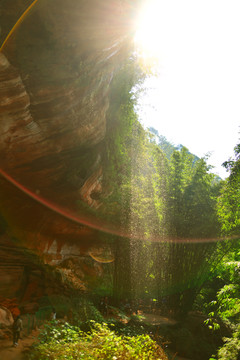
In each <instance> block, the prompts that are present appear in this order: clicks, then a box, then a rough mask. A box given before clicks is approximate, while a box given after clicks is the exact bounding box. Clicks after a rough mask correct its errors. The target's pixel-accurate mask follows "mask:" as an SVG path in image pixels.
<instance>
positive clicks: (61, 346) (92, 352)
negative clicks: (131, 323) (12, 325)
mask: <svg viewBox="0 0 240 360" xmlns="http://www.w3.org/2000/svg"><path fill="white" fill-rule="evenodd" d="M45 359H49V360H73V359H106V360H107V359H109V360H110V359H111V360H112V359H120V360H121V359H122V360H128V359H129V360H130V359H142V360H147V359H148V360H151V359H152V360H153V359H159V360H167V357H166V355H165V354H164V352H163V350H162V349H161V348H160V346H159V345H157V344H156V342H154V341H153V340H152V339H151V338H150V337H149V336H148V335H139V336H133V337H129V336H119V335H116V333H115V332H114V331H111V330H110V329H109V328H108V327H107V325H106V324H99V323H96V322H94V321H92V328H91V331H90V332H88V333H84V332H82V331H81V330H80V329H79V328H77V327H73V326H71V325H69V324H68V323H63V324H57V323H55V324H51V325H47V326H46V327H45V329H44V330H43V332H42V334H41V335H40V343H39V344H36V345H35V346H34V348H33V349H32V351H31V353H30V354H29V356H28V360H45Z"/></svg>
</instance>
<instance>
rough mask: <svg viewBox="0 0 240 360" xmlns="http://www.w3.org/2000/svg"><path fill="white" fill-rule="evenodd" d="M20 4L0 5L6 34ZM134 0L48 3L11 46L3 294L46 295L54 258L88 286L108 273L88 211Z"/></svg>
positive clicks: (79, 284)
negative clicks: (47, 274) (89, 279)
mask: <svg viewBox="0 0 240 360" xmlns="http://www.w3.org/2000/svg"><path fill="white" fill-rule="evenodd" d="M12 5H13V4H12V3H11V2H9V3H7V4H6V3H5V7H3V5H1V7H0V16H1V17H2V19H3V18H4V20H3V21H2V22H1V24H2V29H1V30H2V32H1V35H2V41H3V39H4V38H6V36H7V33H9V31H10V30H11V28H12V27H13V25H14V24H15V23H16V22H17V20H18V19H19V18H20V16H21V14H23V13H24V11H25V10H26V9H27V7H28V6H29V5H30V2H29V1H27V0H26V1H25V0H18V1H17V2H15V3H14V6H15V10H14V11H13V6H12ZM133 5H135V3H134V2H129V1H126V2H125V1H120V0H106V1H102V0H89V1H84V0H70V1H68V2H66V1H64V0H54V1H51V2H49V1H46V0H42V1H38V2H37V3H36V4H35V5H34V7H33V8H32V9H31V10H30V11H29V12H26V15H25V16H24V17H23V18H22V19H21V24H19V26H18V27H16V29H15V30H14V32H13V33H12V35H11V36H10V37H9V39H8V41H7V42H6V43H5V44H4V47H3V49H2V52H1V53H0V138H1V142H0V155H1V156H0V168H1V179H0V211H1V214H2V216H3V218H4V222H5V225H4V230H3V235H2V237H1V239H0V256H1V258H2V261H1V266H0V281H1V287H0V289H1V291H0V295H4V294H5V295H4V296H8V297H14V296H17V298H18V299H19V301H22V302H24V301H27V299H31V301H32V302H34V301H36V299H37V297H40V296H42V295H43V294H44V293H46V292H48V291H49V290H50V289H49V282H48V281H47V280H46V281H45V282H44V281H43V279H45V275H44V276H43V274H45V270H44V266H45V265H51V266H54V267H55V269H58V270H61V271H62V272H61V274H64V276H66V277H67V278H68V280H69V282H70V283H71V284H72V286H73V287H75V288H78V289H80V290H83V289H87V288H88V283H87V280H86V279H87V277H88V276H89V275H90V276H91V277H92V278H93V279H94V278H99V277H101V276H102V273H103V268H102V265H101V262H103V263H104V262H108V261H109V259H110V262H112V261H113V260H114V258H113V256H112V255H111V254H112V252H111V249H110V248H106V246H107V245H106V244H105V243H102V237H100V236H99V231H97V230H96V229H98V230H101V227H102V225H101V222H99V221H98V220H97V219H96V217H94V215H91V217H90V213H88V208H94V209H98V208H99V206H101V202H100V196H101V194H102V192H103V191H104V189H103V187H102V177H103V172H102V152H103V151H104V146H103V140H104V137H105V134H106V113H107V110H108V106H109V99H108V92H109V86H110V84H111V80H112V78H113V76H114V72H115V71H116V69H117V68H118V66H119V64H121V61H122V59H124V57H126V56H127V54H128V53H127V50H126V49H127V48H128V46H129V43H130V41H131V33H132V30H133V25H132V21H133V10H134V6H133ZM79 203H85V207H84V209H83V208H80V207H79ZM13 238H14V241H13ZM98 248H99V249H100V250H99V251H97V250H96V249H98ZM92 249H95V250H94V251H93V250H92ZM102 249H105V250H104V251H102ZM104 252H105V254H107V255H106V259H107V260H106V261H105V260H104V259H105V258H104V254H103V253H104ZM98 253H100V254H101V256H100V260H99V256H96V254H98ZM56 286H59V285H56ZM54 291H55V290H54ZM56 291H57V290H56Z"/></svg>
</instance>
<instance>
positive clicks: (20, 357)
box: [0, 330, 39, 360]
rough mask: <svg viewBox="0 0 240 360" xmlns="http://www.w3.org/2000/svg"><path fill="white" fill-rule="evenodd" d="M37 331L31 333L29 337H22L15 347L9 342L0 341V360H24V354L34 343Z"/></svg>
mask: <svg viewBox="0 0 240 360" xmlns="http://www.w3.org/2000/svg"><path fill="white" fill-rule="evenodd" d="M38 333H39V330H35V331H32V333H31V334H30V335H29V336H23V339H20V340H19V344H18V346H17V347H13V346H12V339H11V340H0V360H25V352H26V351H27V350H28V349H29V347H30V346H31V345H32V344H33V343H34V341H35V338H36V337H37V335H38Z"/></svg>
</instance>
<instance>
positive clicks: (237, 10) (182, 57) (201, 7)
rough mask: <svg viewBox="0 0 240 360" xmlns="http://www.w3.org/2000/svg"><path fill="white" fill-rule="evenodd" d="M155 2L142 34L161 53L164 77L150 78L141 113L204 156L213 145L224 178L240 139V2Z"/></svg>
mask: <svg viewBox="0 0 240 360" xmlns="http://www.w3.org/2000/svg"><path fill="white" fill-rule="evenodd" d="M148 4H149V7H146V8H145V9H144V11H143V14H142V18H141V22H140V23H141V26H140V28H139V31H138V34H137V39H138V43H140V44H142V47H143V49H144V51H145V52H149V54H151V55H154V56H156V57H157V58H158V59H159V76H158V77H157V78H150V79H147V81H146V83H145V86H146V89H147V90H146V92H145V94H143V95H142V96H141V98H140V102H139V103H140V109H139V114H140V118H141V119H142V122H143V123H144V125H145V126H152V127H154V128H156V129H157V130H158V131H159V134H161V135H164V136H166V138H167V139H168V140H169V141H171V142H173V143H174V144H176V145H177V144H180V143H181V144H183V145H184V146H186V147H187V148H188V149H189V150H190V151H191V152H192V153H194V154H195V155H197V156H200V157H201V156H204V155H205V154H206V153H209V152H211V153H212V155H211V157H210V159H209V163H210V164H212V165H214V166H215V169H214V172H215V173H218V174H219V175H220V176H221V177H223V178H224V177H226V176H227V173H226V172H225V170H224V168H223V167H221V164H222V163H223V162H224V161H226V160H228V158H229V157H231V156H233V149H234V146H235V145H236V144H237V143H238V142H239V138H240V135H239V132H240V127H239V126H240V20H239V19H240V1H239V0H181V1H179V0H153V1H148Z"/></svg>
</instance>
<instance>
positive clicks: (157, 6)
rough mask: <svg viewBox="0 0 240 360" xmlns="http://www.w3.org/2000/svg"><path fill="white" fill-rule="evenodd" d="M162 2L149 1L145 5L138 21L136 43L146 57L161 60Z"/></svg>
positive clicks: (157, 0)
mask: <svg viewBox="0 0 240 360" xmlns="http://www.w3.org/2000/svg"><path fill="white" fill-rule="evenodd" d="M161 6H162V4H161V2H160V1H159V0H149V1H146V2H145V3H144V6H143V7H142V9H141V11H140V14H139V17H138V20H137V31H136V34H135V43H136V45H137V48H138V49H139V51H140V52H141V54H142V55H143V56H144V57H146V58H147V57H150V58H151V57H153V58H156V59H161V57H162V55H163V54H162V53H161V48H162V46H161V41H162V39H163V33H162V30H163V27H162V22H161V20H160V13H161Z"/></svg>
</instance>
